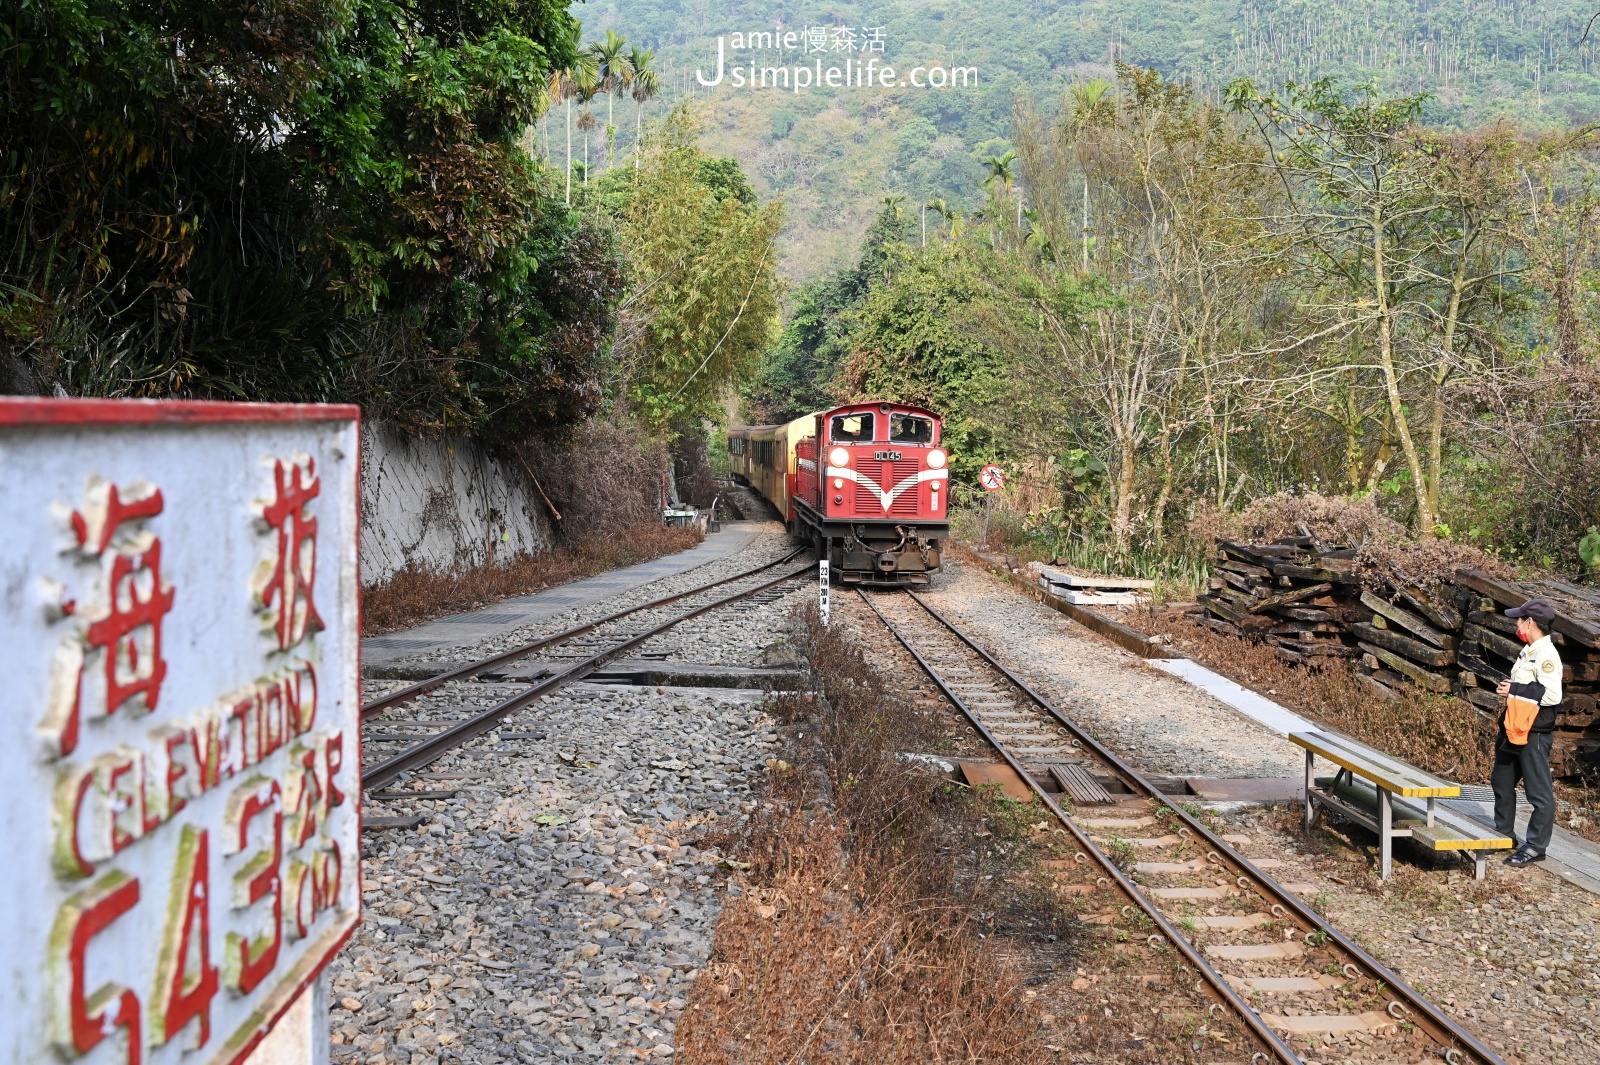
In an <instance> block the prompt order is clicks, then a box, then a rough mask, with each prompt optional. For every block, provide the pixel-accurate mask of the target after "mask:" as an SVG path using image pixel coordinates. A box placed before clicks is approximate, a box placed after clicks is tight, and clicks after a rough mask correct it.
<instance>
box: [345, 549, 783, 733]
mask: <svg viewBox="0 0 1600 1065" xmlns="http://www.w3.org/2000/svg"><path fill="white" fill-rule="evenodd" d="M809 550H810V548H808V547H802V548H801V549H800V550H798V551H794V552H791V553H790V554H788V555H785V556H784V557H783V558H780V559H778V560H777V561H775V562H767V563H764V564H763V565H760V566H756V567H755V568H754V569H747V570H745V571H744V572H743V573H736V574H734V575H733V576H732V577H724V578H723V579H722V580H719V581H712V582H711V583H710V584H702V585H700V586H699V587H698V588H691V589H690V590H689V591H687V592H679V593H677V594H676V595H669V596H667V597H665V598H663V599H656V600H654V601H652V602H649V603H644V604H643V605H641V606H631V607H629V608H628V609H626V610H619V611H617V612H616V613H615V614H608V615H606V616H605V617H603V618H601V619H599V620H598V621H590V622H587V623H585V624H583V625H579V626H577V627H576V628H571V629H567V630H566V631H565V632H558V633H556V634H555V635H554V636H541V637H540V638H539V639H537V640H533V641H531V642H529V643H525V644H522V645H521V646H519V647H513V648H511V650H509V651H502V652H500V653H499V654H497V655H490V656H489V657H488V658H480V659H477V660H475V661H472V662H468V663H467V664H466V665H464V666H458V667H457V668H455V669H450V670H446V671H445V672H443V673H439V674H436V675H435V676H432V677H429V678H428V679H427V680H419V681H418V682H417V683H415V684H411V685H408V686H407V687H404V688H401V689H400V690H399V691H394V692H390V693H389V694H388V695H385V696H383V697H382V698H378V699H374V700H372V702H370V703H367V704H365V705H364V706H362V707H361V720H362V721H363V722H366V721H371V720H372V719H373V718H376V717H378V716H379V715H381V714H383V713H384V712H385V711H388V710H393V709H394V708H395V707H397V706H400V705H402V704H404V703H409V702H410V701H411V700H413V699H415V698H417V696H419V695H426V694H428V693H429V692H431V691H433V690H435V689H437V688H441V687H443V686H444V685H446V684H448V683H450V682H451V681H453V680H471V679H472V678H473V677H475V676H477V675H478V674H479V673H482V672H483V671H484V670H486V669H493V668H494V667H495V666H498V665H500V664H501V663H503V662H511V661H515V660H516V659H518V658H521V657H523V656H524V655H528V654H532V653H533V652H534V651H538V650H540V649H542V648H545V647H549V646H550V645H551V644H558V643H565V642H566V641H568V640H572V639H576V638H577V637H579V636H583V635H586V634H588V633H591V632H593V631H594V630H595V629H597V628H599V627H600V626H602V625H608V624H610V623H611V622H613V621H617V620H619V619H621V618H625V617H627V616H628V615H629V614H637V613H638V612H639V611H641V610H650V609H653V608H655V607H658V606H670V605H671V604H673V603H676V602H678V601H679V600H681V599H687V598H688V597H689V596H691V595H699V594H700V593H701V592H706V591H710V590H711V589H712V588H720V587H721V586H722V585H724V584H730V583H732V582H733V581H738V580H743V579H744V578H746V577H751V576H754V575H755V574H757V573H760V572H762V571H763V570H769V569H771V568H772V567H773V566H781V565H783V564H784V563H785V562H791V561H793V560H794V559H795V558H797V557H799V556H800V555H801V554H804V553H805V552H806V551H809Z"/></svg>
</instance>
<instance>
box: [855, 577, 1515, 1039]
mask: <svg viewBox="0 0 1600 1065" xmlns="http://www.w3.org/2000/svg"><path fill="white" fill-rule="evenodd" d="M907 594H908V595H909V596H910V597H911V599H912V600H913V601H914V602H915V603H916V604H917V605H918V606H920V607H921V608H922V609H923V610H925V611H927V612H928V614H930V615H931V616H932V617H933V618H934V619H935V620H936V621H938V622H939V624H941V625H943V626H944V627H945V629H947V630H948V631H949V632H950V633H951V634H952V635H953V636H955V637H956V638H957V639H959V640H960V641H961V642H962V643H963V644H965V645H966V646H967V647H969V648H970V649H971V650H973V651H974V652H976V653H977V655H978V656H979V657H980V658H982V659H983V660H984V661H985V662H987V663H989V665H991V666H993V667H994V669H995V670H996V671H997V672H999V673H1000V674H1001V675H1003V676H1004V677H1005V678H1006V680H1007V681H1009V682H1010V683H1011V684H1012V685H1014V686H1015V687H1016V688H1017V689H1018V690H1020V691H1022V692H1023V693H1024V694H1026V695H1027V697H1028V698H1029V699H1031V700H1033V702H1034V703H1036V704H1037V705H1038V706H1039V707H1040V708H1041V709H1043V710H1044V711H1045V712H1047V713H1048V714H1049V715H1050V716H1051V717H1052V718H1054V719H1055V721H1056V723H1057V724H1058V725H1060V726H1061V727H1062V728H1065V729H1066V730H1067V731H1068V732H1070V733H1071V734H1072V735H1073V737H1074V738H1075V739H1076V740H1077V741H1078V742H1079V744H1080V745H1081V746H1083V747H1086V748H1088V749H1089V750H1090V751H1092V752H1093V753H1094V755H1095V756H1096V757H1098V758H1100V759H1101V760H1102V761H1104V762H1105V763H1106V764H1107V765H1109V766H1110V767H1111V768H1112V770H1113V772H1115V773H1116V775H1117V776H1118V778H1119V779H1121V780H1122V781H1123V783H1125V784H1127V785H1128V786H1129V788H1130V789H1131V790H1133V791H1135V792H1141V793H1143V794H1144V795H1145V796H1146V797H1147V798H1152V799H1155V800H1156V801H1158V802H1160V803H1161V804H1163V805H1164V806H1166V807H1167V809H1169V810H1170V811H1172V813H1173V814H1175V815H1176V816H1177V817H1178V818H1179V819H1180V820H1181V821H1183V822H1184V824H1186V825H1187V826H1188V827H1189V829H1190V830H1191V831H1193V832H1195V833H1196V834H1198V835H1199V836H1201V837H1202V838H1204V839H1205V841H1206V843H1207V845H1208V846H1209V847H1210V848H1211V849H1212V851H1213V853H1215V854H1216V855H1217V856H1218V858H1219V859H1221V860H1223V861H1226V862H1227V863H1228V864H1230V865H1231V866H1233V868H1234V871H1235V872H1236V873H1238V874H1242V875H1243V876H1244V877H1245V878H1246V879H1247V880H1249V881H1252V882H1253V883H1254V884H1255V886H1256V887H1257V888H1258V889H1261V894H1263V895H1264V897H1265V900H1266V901H1267V902H1268V903H1276V904H1278V905H1280V906H1282V907H1283V908H1284V910H1286V911H1288V912H1292V913H1293V914H1294V915H1295V916H1296V917H1297V918H1298V919H1299V922H1300V924H1301V925H1302V926H1310V927H1309V928H1305V927H1302V931H1309V932H1316V933H1321V934H1323V935H1325V936H1326V937H1327V938H1328V940H1329V941H1330V942H1332V943H1333V944H1335V945H1336V946H1337V947H1338V948H1339V949H1340V950H1341V951H1342V952H1343V953H1345V954H1346V955H1348V956H1349V957H1350V958H1352V959H1353V960H1354V961H1355V962H1356V963H1357V964H1359V965H1360V966H1361V967H1362V968H1364V969H1365V970H1366V973H1367V976H1368V978H1369V979H1371V980H1373V981H1374V982H1375V983H1376V984H1377V986H1378V988H1379V991H1380V994H1384V997H1386V998H1388V999H1389V1000H1390V1001H1391V1002H1398V1003H1399V1007H1400V1009H1401V1010H1403V1011H1404V1012H1406V1013H1408V1014H1412V1016H1408V1017H1406V1018H1405V1020H1407V1021H1408V1022H1410V1023H1413V1024H1416V1025H1417V1026H1418V1027H1420V1028H1423V1029H1424V1030H1426V1031H1427V1032H1428V1034H1429V1036H1430V1037H1432V1039H1433V1040H1434V1042H1435V1043H1438V1044H1441V1045H1442V1046H1443V1047H1444V1048H1445V1051H1446V1056H1445V1057H1446V1061H1447V1062H1449V1063H1450V1065H1455V1060H1456V1053H1457V1052H1459V1050H1465V1051H1466V1052H1467V1053H1469V1054H1470V1055H1472V1056H1474V1057H1476V1058H1477V1059H1478V1060H1479V1061H1481V1062H1484V1063H1485V1065H1505V1062H1504V1060H1503V1059H1502V1058H1501V1057H1500V1056H1499V1055H1498V1054H1496V1053H1495V1052H1494V1051H1493V1050H1491V1049H1489V1048H1488V1047H1487V1046H1485V1045H1484V1044H1483V1043H1482V1042H1480V1041H1479V1040H1478V1038H1477V1037H1476V1036H1474V1035H1473V1034H1472V1033H1471V1032H1468V1031H1467V1030H1466V1029H1464V1028H1462V1027H1461V1026H1460V1025H1459V1024H1457V1023H1456V1022H1455V1021H1453V1020H1452V1019H1451V1018H1450V1017H1448V1016H1447V1015H1446V1014H1444V1013H1443V1012H1441V1011H1440V1010H1439V1009H1438V1007H1436V1006H1434V1005H1433V1003H1431V1002H1429V1001H1428V1000H1427V999H1426V998H1423V997H1422V995H1420V994H1419V993H1418V992H1417V991H1416V990H1415V989H1414V988H1412V987H1411V986H1410V985H1409V984H1407V983H1406V982H1405V981H1404V980H1402V979H1401V978H1400V976H1399V975H1398V974H1397V973H1395V972H1394V971H1393V970H1391V969H1390V968H1388V967H1387V966H1386V965H1384V964H1383V963H1382V962H1380V961H1378V960H1377V959H1376V958H1374V957H1373V956H1372V955H1370V954H1368V953H1367V952H1366V951H1365V950H1364V949H1362V948H1361V946H1360V945H1358V944H1357V943H1355V942H1354V941H1353V940H1351V939H1350V938H1349V937H1347V936H1345V935H1344V934H1343V933H1341V932H1340V931H1339V930H1338V929H1336V928H1334V927H1333V926H1332V925H1330V924H1329V923H1328V922H1327V921H1326V920H1325V919H1324V918H1323V917H1322V915H1321V914H1319V913H1317V912H1316V911H1315V910H1313V909H1311V908H1310V907H1309V906H1307V905H1306V904H1305V903H1303V902H1302V901H1300V898H1299V896H1297V895H1296V894H1295V893H1294V892H1292V891H1289V890H1288V889H1287V888H1285V887H1283V886H1282V885H1281V884H1279V883H1278V882H1277V881H1276V880H1274V879H1273V878H1272V877H1271V876H1269V875H1268V874H1267V873H1265V872H1263V871H1262V870H1260V869H1258V868H1256V866H1255V865H1254V864H1252V863H1251V862H1250V860H1249V859H1248V858H1246V857H1244V856H1243V855H1242V854H1240V853H1239V852H1238V851H1236V850H1234V849H1233V847H1232V846H1230V845H1229V844H1228V843H1227V842H1225V841H1224V840H1222V839H1221V838H1220V837H1219V836H1217V835H1216V834H1215V833H1214V832H1212V831H1211V829H1209V828H1207V827H1206V826H1205V825H1204V824H1203V823H1201V821H1200V820H1199V819H1198V818H1196V817H1194V816H1193V815H1192V814H1190V813H1189V811H1187V810H1185V809H1184V808H1183V807H1182V805H1180V804H1179V803H1177V802H1175V801H1173V800H1172V799H1171V798H1169V797H1168V796H1167V795H1166V794H1165V793H1163V792H1162V791H1161V789H1160V788H1158V787H1156V786H1155V785H1154V784H1152V783H1150V782H1149V781H1148V780H1146V779H1145V778H1144V777H1143V776H1141V775H1140V774H1139V773H1138V771H1137V770H1135V769H1134V768H1133V767H1132V766H1130V765H1128V764H1127V763H1126V762H1124V761H1123V760H1122V759H1121V758H1119V757H1117V756H1116V755H1115V754H1113V753H1112V752H1111V751H1109V750H1107V749H1106V748H1105V747H1104V746H1103V745H1101V743H1100V742H1099V741H1098V740H1096V739H1095V738H1094V737H1093V736H1091V735H1090V734H1089V733H1087V732H1085V731H1084V730H1083V729H1082V728H1080V727H1079V726H1078V724H1077V723H1076V722H1074V721H1073V720H1072V719H1071V718H1069V717H1067V716H1066V715H1065V714H1063V713H1062V712H1061V711H1060V710H1059V709H1057V708H1056V706H1055V704H1053V703H1052V702H1050V700H1048V699H1046V698H1045V697H1044V696H1043V695H1040V694H1039V693H1038V692H1036V691H1034V689H1033V688H1032V687H1030V686H1029V685H1028V683H1027V682H1026V681H1024V680H1023V679H1022V678H1021V677H1019V676H1017V675H1016V674H1015V673H1013V672H1012V671H1011V670H1009V669H1007V668H1006V667H1005V666H1004V665H1002V664H1001V663H1000V662H999V661H997V660H996V659H995V657H994V656H993V655H991V654H990V653H989V652H988V651H986V650H984V649H983V648H982V647H980V646H978V644H977V643H976V642H974V641H973V640H972V638H971V637H969V636H968V635H967V634H966V633H965V632H963V631H962V630H961V628H960V627H959V626H957V625H955V624H954V623H953V622H951V621H950V620H949V619H948V618H946V617H945V616H944V615H943V614H941V613H939V611H937V610H935V609H934V608H933V607H932V606H930V605H929V604H928V603H927V602H926V601H925V600H924V599H923V598H922V597H921V596H919V595H917V594H916V593H914V592H908V593H907ZM869 605H871V604H870V603H869ZM873 610H874V611H875V612H876V611H877V608H876V607H875V606H874V607H873ZM879 616H880V617H882V614H881V613H880V614H879ZM901 642H902V643H904V642H905V641H904V640H902V641H901ZM913 653H915V652H913ZM919 661H920V657H919ZM924 668H927V667H926V666H924ZM969 717H970V714H969ZM984 731H985V738H989V736H988V733H987V730H984ZM990 742H991V743H992V742H994V741H993V740H992V739H990ZM1013 768H1015V767H1014V766H1013ZM1022 776H1023V779H1024V780H1025V781H1028V782H1029V783H1033V780H1032V778H1031V777H1029V776H1028V775H1027V774H1025V773H1024V774H1022ZM1052 805H1053V804H1052ZM1385 992H1388V993H1387V994H1385ZM1390 1015H1391V1016H1393V1013H1392V1012H1391V1014H1390ZM1452 1043H1454V1044H1459V1046H1458V1047H1452V1046H1451V1044H1452Z"/></svg>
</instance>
